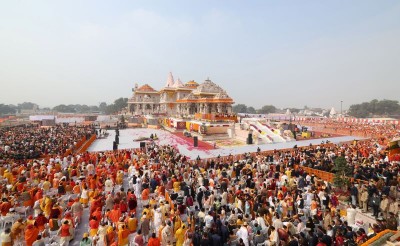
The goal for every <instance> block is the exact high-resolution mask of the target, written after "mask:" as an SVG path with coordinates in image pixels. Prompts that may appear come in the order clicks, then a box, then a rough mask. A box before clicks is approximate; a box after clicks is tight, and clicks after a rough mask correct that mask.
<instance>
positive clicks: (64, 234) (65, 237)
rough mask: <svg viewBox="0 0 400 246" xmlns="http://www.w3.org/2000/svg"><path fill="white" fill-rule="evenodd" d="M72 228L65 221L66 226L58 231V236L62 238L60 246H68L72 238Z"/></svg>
mask: <svg viewBox="0 0 400 246" xmlns="http://www.w3.org/2000/svg"><path fill="white" fill-rule="evenodd" d="M71 230H72V227H71V225H70V224H69V221H68V220H66V221H64V224H63V225H62V226H61V228H60V230H59V231H58V235H59V236H60V245H62V246H64V245H68V244H69V241H70V240H71V237H72V232H71Z"/></svg>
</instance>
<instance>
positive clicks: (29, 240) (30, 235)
mask: <svg viewBox="0 0 400 246" xmlns="http://www.w3.org/2000/svg"><path fill="white" fill-rule="evenodd" d="M38 235H39V229H38V228H37V227H36V226H33V225H28V226H27V227H26V230H25V243H26V246H32V244H33V242H35V241H36V238H37V236H38Z"/></svg>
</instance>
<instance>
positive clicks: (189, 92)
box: [128, 73, 234, 116]
mask: <svg viewBox="0 0 400 246" xmlns="http://www.w3.org/2000/svg"><path fill="white" fill-rule="evenodd" d="M233 103H234V102H233V100H232V98H230V97H229V95H228V94H227V93H226V91H225V90H223V89H222V88H221V87H220V86H218V85H217V84H215V83H214V82H212V81H211V80H209V79H207V80H205V81H204V82H203V83H201V84H198V83H196V82H195V81H193V80H192V81H189V82H187V83H186V84H183V83H182V82H181V80H180V79H177V80H176V81H174V79H173V76H172V74H171V73H170V74H169V76H168V79H167V83H166V86H165V87H164V88H163V89H161V90H160V91H156V90H154V89H153V88H152V87H151V86H149V85H147V84H145V85H143V86H141V87H138V86H137V85H136V86H135V88H134V89H133V96H132V98H131V99H129V101H128V112H130V113H131V114H133V115H148V114H166V115H169V116H189V115H194V114H196V113H201V114H231V113H232V104H233Z"/></svg>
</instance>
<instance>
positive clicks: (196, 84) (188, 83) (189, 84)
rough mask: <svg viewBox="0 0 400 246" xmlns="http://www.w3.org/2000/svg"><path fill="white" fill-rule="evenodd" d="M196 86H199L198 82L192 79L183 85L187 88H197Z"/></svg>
mask: <svg viewBox="0 0 400 246" xmlns="http://www.w3.org/2000/svg"><path fill="white" fill-rule="evenodd" d="M197 86H199V84H198V83H197V82H195V81H194V80H191V81H189V82H187V83H186V84H185V87H189V88H197Z"/></svg>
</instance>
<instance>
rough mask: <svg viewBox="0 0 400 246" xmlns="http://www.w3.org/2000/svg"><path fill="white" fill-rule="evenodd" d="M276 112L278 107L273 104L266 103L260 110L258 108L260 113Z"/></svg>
mask: <svg viewBox="0 0 400 246" xmlns="http://www.w3.org/2000/svg"><path fill="white" fill-rule="evenodd" d="M275 112H276V108H275V106H273V105H265V106H263V107H262V108H260V109H259V110H257V113H259V114H271V113H275Z"/></svg>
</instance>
